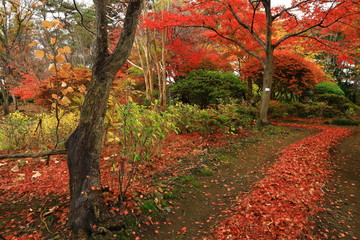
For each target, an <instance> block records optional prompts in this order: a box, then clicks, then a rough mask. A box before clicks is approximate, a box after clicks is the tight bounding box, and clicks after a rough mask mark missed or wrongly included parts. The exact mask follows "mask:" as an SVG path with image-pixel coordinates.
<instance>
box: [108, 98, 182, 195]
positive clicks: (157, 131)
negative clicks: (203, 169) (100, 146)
mask: <svg viewBox="0 0 360 240" xmlns="http://www.w3.org/2000/svg"><path fill="white" fill-rule="evenodd" d="M153 107H154V108H156V106H153ZM107 118H108V120H109V125H110V128H109V131H108V133H107V140H106V141H107V142H110V143H116V144H118V145H119V149H120V150H119V151H118V153H117V154H115V155H114V158H113V159H112V161H110V164H111V165H112V166H111V168H112V169H113V170H114V171H116V172H118V182H119V192H120V195H119V197H120V198H121V199H120V200H121V201H122V199H123V198H124V197H125V195H126V192H127V190H128V188H129V186H130V184H131V181H132V179H133V178H134V177H135V175H136V172H137V169H138V166H139V165H140V164H141V162H143V161H147V160H149V159H150V158H151V157H152V156H153V155H154V154H155V153H156V150H158V146H159V144H160V142H161V141H162V140H165V137H166V134H167V133H168V132H170V131H176V130H177V129H176V126H175V125H174V121H173V119H174V116H173V115H172V113H169V112H160V111H156V110H151V109H149V108H146V107H145V106H140V105H138V104H136V103H134V102H128V103H127V104H124V105H119V104H113V107H112V108H110V110H109V111H108V113H107Z"/></svg>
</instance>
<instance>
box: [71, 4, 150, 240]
mask: <svg viewBox="0 0 360 240" xmlns="http://www.w3.org/2000/svg"><path fill="white" fill-rule="evenodd" d="M94 3H95V8H96V27H97V33H96V48H95V52H94V63H93V71H92V79H91V82H90V84H89V86H88V91H87V93H86V96H85V100H84V105H83V107H82V108H81V115H80V121H79V125H78V126H77V128H76V130H75V131H74V132H73V133H72V134H71V136H70V137H69V139H68V140H67V142H66V150H67V153H68V167H69V173H70V197H71V198H70V214H69V225H70V227H71V229H72V230H73V233H74V234H75V236H76V238H79V239H89V238H90V236H91V235H92V234H93V226H94V225H96V226H98V227H99V226H101V227H107V226H108V225H107V223H108V222H109V214H108V211H107V209H106V205H105V202H104V200H103V198H102V191H101V177H100V164H99V161H100V154H101V151H102V149H101V148H102V139H103V135H104V117H105V113H106V106H107V102H108V98H109V93H110V87H111V84H112V82H113V80H114V76H115V74H116V73H117V71H118V70H119V69H120V68H121V67H122V66H123V64H124V63H125V61H126V59H127V57H128V56H129V54H130V50H131V48H132V44H133V41H134V37H135V32H136V27H137V23H138V19H139V15H140V12H141V8H142V5H143V4H142V3H143V0H135V1H130V2H129V4H128V8H127V12H126V16H125V21H124V27H123V30H122V34H121V36H120V39H119V43H118V45H117V46H116V48H115V50H114V52H113V54H111V55H109V54H108V51H107V49H108V46H107V18H106V12H107V9H106V8H107V3H108V0H94Z"/></svg>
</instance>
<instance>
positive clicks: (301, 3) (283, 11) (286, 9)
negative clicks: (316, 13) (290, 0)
mask: <svg viewBox="0 0 360 240" xmlns="http://www.w3.org/2000/svg"><path fill="white" fill-rule="evenodd" d="M310 1H311V0H305V1H302V2H299V3H297V4H295V5H294V6H291V7H288V8H284V9H283V10H281V11H280V12H279V13H278V14H276V15H274V16H273V17H272V18H273V20H275V19H277V18H278V17H280V16H281V15H282V14H283V13H285V12H289V11H290V10H292V9H295V8H297V7H299V6H301V5H303V4H305V3H308V2H310Z"/></svg>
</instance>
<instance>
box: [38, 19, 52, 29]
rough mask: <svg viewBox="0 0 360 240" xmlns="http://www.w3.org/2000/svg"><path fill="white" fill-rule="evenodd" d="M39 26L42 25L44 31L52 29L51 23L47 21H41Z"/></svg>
mask: <svg viewBox="0 0 360 240" xmlns="http://www.w3.org/2000/svg"><path fill="white" fill-rule="evenodd" d="M41 25H42V26H43V28H45V29H49V28H52V27H53V24H52V22H50V21H47V20H43V21H42V22H41Z"/></svg>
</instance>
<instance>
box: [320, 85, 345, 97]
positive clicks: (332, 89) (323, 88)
mask: <svg viewBox="0 0 360 240" xmlns="http://www.w3.org/2000/svg"><path fill="white" fill-rule="evenodd" d="M313 90H314V92H315V93H316V94H336V95H340V96H344V95H345V93H344V91H343V90H341V88H340V87H339V86H338V85H336V84H335V83H331V82H321V83H319V84H318V85H317V86H316V87H315V88H314V89H313Z"/></svg>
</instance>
